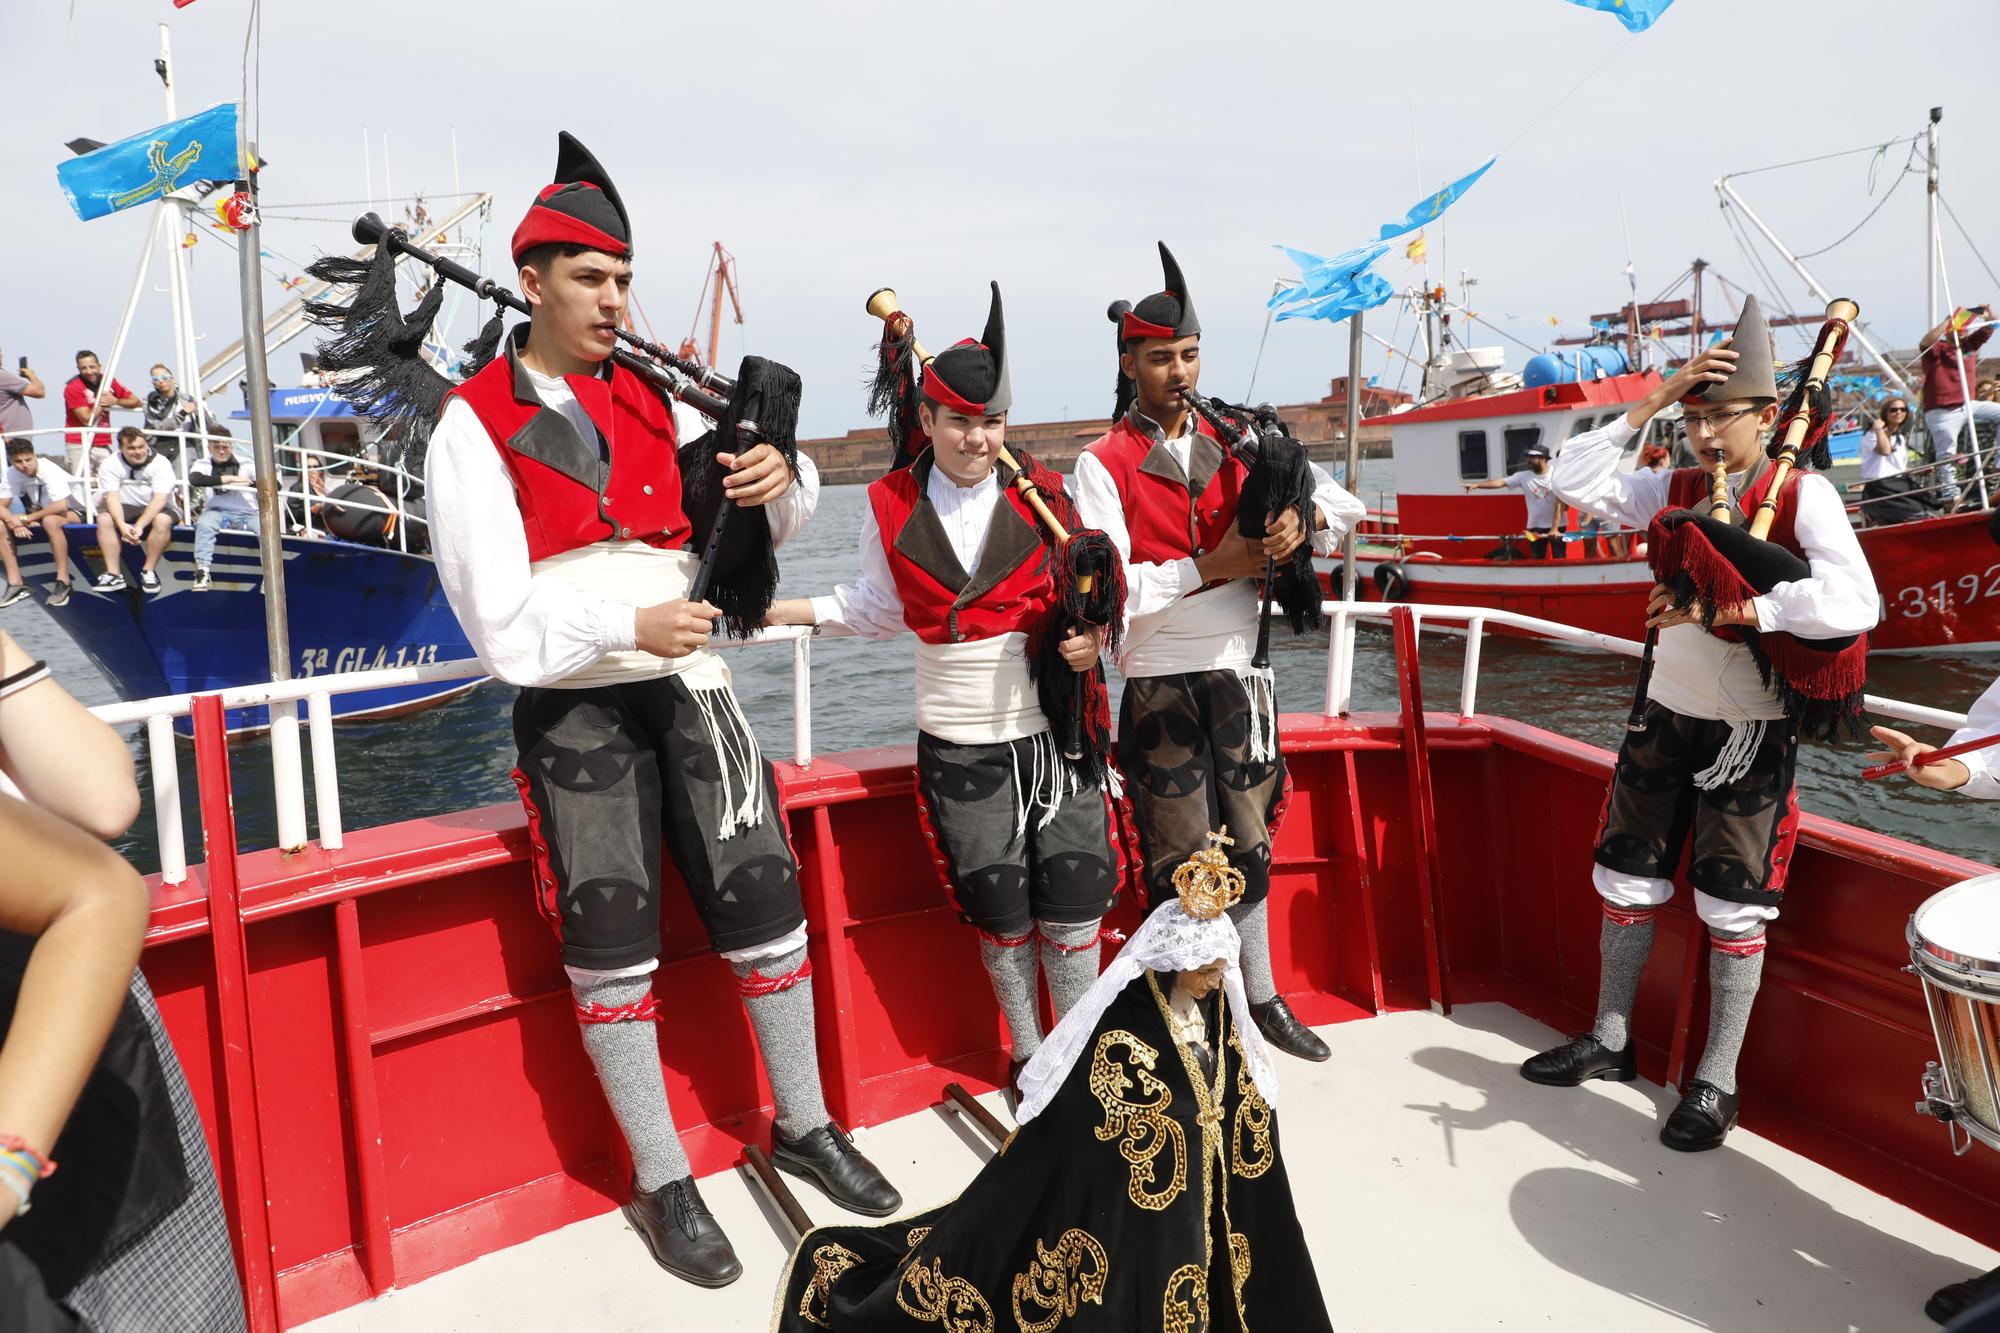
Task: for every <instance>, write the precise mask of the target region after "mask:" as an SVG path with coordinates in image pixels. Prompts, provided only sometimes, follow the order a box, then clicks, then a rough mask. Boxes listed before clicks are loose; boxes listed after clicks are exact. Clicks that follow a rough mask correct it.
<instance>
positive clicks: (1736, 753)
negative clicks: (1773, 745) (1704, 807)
mask: <svg viewBox="0 0 2000 1333" xmlns="http://www.w3.org/2000/svg"><path fill="white" fill-rule="evenodd" d="M1763 743H1764V723H1763V720H1762V719H1759V718H1752V719H1751V720H1750V721H1747V722H1738V723H1735V724H1734V725H1733V726H1731V727H1730V728H1729V739H1728V740H1726V741H1724V742H1723V743H1722V748H1721V749H1720V750H1718V751H1717V752H1716V755H1715V762H1714V763H1713V764H1710V765H1709V766H1708V767H1707V768H1704V769H1703V770H1702V771H1701V772H1699V773H1697V774H1695V775H1694V785H1695V786H1696V787H1698V788H1700V789H1701V790H1702V791H1714V790H1715V789H1716V788H1717V787H1727V786H1728V785H1729V784H1730V783H1732V782H1736V781H1738V780H1740V779H1741V778H1742V777H1743V775H1744V774H1746V773H1748V772H1749V771H1750V764H1751V762H1752V761H1753V760H1755V759H1756V758H1757V749H1758V747H1759V746H1761V745H1763Z"/></svg>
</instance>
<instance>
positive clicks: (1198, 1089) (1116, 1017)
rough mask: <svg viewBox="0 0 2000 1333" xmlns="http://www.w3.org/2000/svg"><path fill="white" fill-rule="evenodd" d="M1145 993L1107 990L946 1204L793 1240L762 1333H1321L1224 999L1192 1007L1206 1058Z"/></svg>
mask: <svg viewBox="0 0 2000 1333" xmlns="http://www.w3.org/2000/svg"><path fill="white" fill-rule="evenodd" d="M1165 983H1166V979H1163V978H1160V977H1156V976H1155V975H1154V974H1152V973H1150V972H1149V973H1146V974H1144V975H1142V976H1140V977H1139V978H1138V979H1137V980H1136V981H1134V982H1133V983H1132V984H1131V985H1129V986H1127V987H1126V988H1125V990H1124V992H1123V993H1121V994H1120V995H1119V996H1118V998H1117V999H1116V1000H1114V1001H1113V1002H1112V1004H1111V1007H1110V1008H1109V1009H1107V1010H1106V1011H1105V1013H1104V1017H1103V1019H1102V1020H1101V1021H1100V1022H1099V1023H1098V1026H1097V1031H1096V1032H1095V1033H1093V1034H1092V1037H1091V1044H1090V1046H1089V1048H1088V1049H1087V1050H1086V1051H1085V1052H1084V1054H1083V1056H1082V1058H1080V1059H1079V1060H1078V1061H1077V1063H1076V1065H1075V1067H1074V1068H1073V1069H1071V1071H1070V1074H1069V1077H1068V1079H1067V1080H1066V1081H1065V1082H1064V1084H1063V1086H1062V1088H1061V1090H1060V1091H1059V1092H1057V1094H1056V1096H1055V1098H1054V1100H1053V1101H1051V1102H1050V1103H1049V1104H1048V1106H1047V1107H1046V1108H1045V1109H1044V1110H1043V1111H1042V1113H1041V1114H1040V1115H1039V1116H1037V1117H1036V1118H1035V1119H1033V1120H1032V1121H1030V1122H1029V1123H1028V1124H1026V1125H1024V1126H1022V1128H1021V1129H1020V1130H1019V1131H1018V1132H1016V1134H1015V1135H1014V1137H1013V1139H1012V1140H1011V1141H1010V1142H1009V1144H1008V1146H1007V1148H1006V1149H1005V1151H1003V1152H1002V1153H1001V1154H1000V1155H999V1156H997V1157H995V1158H994V1159H993V1160H992V1161H990V1162H988V1163H987V1164H986V1168H985V1169H984V1170H983V1171H981V1172H980V1173H979V1175H978V1176H977V1177H976V1178H975V1179H974V1180H973V1182H972V1184H971V1185H969V1186H968V1187H967V1188H966V1190H965V1192H964V1193H963V1194H961V1195H959V1197H958V1198H957V1199H956V1200H955V1201H953V1202H952V1203H949V1204H946V1205H944V1206H943V1207H940V1208H934V1209H931V1210H930V1211H929V1212H925V1213H921V1214H918V1215H917V1216H915V1217H910V1218H905V1219H903V1220H902V1221H898V1222H893V1223H890V1224H888V1225H885V1226H872V1227H851V1226H833V1227H821V1228H819V1229H817V1230H815V1231H813V1232H812V1233H811V1234H809V1235H808V1236H806V1238H805V1239H804V1240H803V1241H801V1242H800V1243H799V1246H798V1248H797V1249H796V1250H795V1251H793V1254H792V1261H791V1264H790V1266H789V1268H788V1269H787V1270H786V1275H785V1281H784V1284H783V1286H782V1288H781V1289H780V1293H779V1301H778V1309H777V1313H776V1316H775V1318H774V1319H773V1321H772V1325H771V1326H772V1328H773V1329H774V1330H782V1331H783V1333H814V1331H815V1330H822V1329H826V1330H834V1331H835V1333H876V1331H877V1330H880V1331H881V1333H888V1331H889V1330H896V1331H897V1333H908V1331H909V1330H914V1329H921V1328H922V1327H923V1326H925V1325H927V1324H935V1325H937V1326H938V1329H939V1331H940V1333H1057V1331H1058V1330H1060V1331H1061V1333H1133V1330H1140V1329H1146V1330H1151V1329H1163V1330H1166V1333H1250V1330H1257V1333H1319V1331H1320V1330H1329V1331H1330V1330H1331V1327H1332V1325H1331V1324H1330V1323H1329V1322H1328V1319H1327V1314H1326V1306H1325V1304H1324V1303H1323V1302H1322V1300H1321V1298H1320V1291H1319V1280H1318V1278H1317V1277H1315V1276H1314V1273H1313V1265H1312V1256H1311V1254H1310V1253H1309V1252H1308V1250H1307V1248H1306V1243H1305V1236H1304V1234H1303V1233H1302V1232H1301V1231H1300V1229H1299V1222H1298V1216H1297V1213H1296V1212H1295V1210H1294V1208H1293V1204H1292V1191H1291V1185H1290V1183H1289V1182H1288V1181H1287V1179H1286V1177H1285V1166H1284V1162H1283V1161H1282V1160H1281V1159H1280V1158H1279V1155H1278V1128H1277V1123H1276V1119H1275V1117H1274V1115H1273V1114H1272V1112H1271V1109H1270V1107H1269V1106H1267V1105H1266V1104H1265V1102H1264V1099H1263V1098H1262V1097H1261V1096H1259V1095H1258V1093H1257V1089H1256V1085H1255V1084H1254V1083H1252V1082H1251V1080H1250V1077H1249V1074H1248V1072H1247V1070H1246V1068H1245V1066H1244V1062H1243V1053H1242V1047H1241V1046H1240V1045H1239V1044H1238V1043H1237V1040H1236V1034H1235V1029H1234V1025H1233V1024H1232V1023H1230V1022H1229V1006H1228V1005H1227V1004H1225V1003H1222V1002H1221V1001H1220V998H1219V997H1217V998H1216V999H1214V1000H1211V1001H1210V1003H1209V1004H1208V1006H1207V1010H1208V1017H1209V1019H1210V1022H1209V1025H1208V1031H1209V1033H1210V1034H1211V1040H1215V1039H1216V1038H1219V1041H1218V1042H1217V1047H1218V1049H1220V1050H1221V1052H1222V1058H1221V1060H1219V1061H1210V1060H1206V1059H1205V1058H1204V1056H1203V1054H1202V1051H1201V1048H1200V1047H1197V1046H1194V1045H1192V1044H1179V1043H1176V1042H1175V1040H1174V1039H1173V1037H1172V1036H1171V1035H1170V1034H1171V1032H1172V1028H1171V1027H1170V1025H1169V1021H1168V1018H1167V1008H1166V1001H1165V998H1164V995H1165V991H1164V986H1165ZM1217 1065H1219V1067H1216V1066H1217Z"/></svg>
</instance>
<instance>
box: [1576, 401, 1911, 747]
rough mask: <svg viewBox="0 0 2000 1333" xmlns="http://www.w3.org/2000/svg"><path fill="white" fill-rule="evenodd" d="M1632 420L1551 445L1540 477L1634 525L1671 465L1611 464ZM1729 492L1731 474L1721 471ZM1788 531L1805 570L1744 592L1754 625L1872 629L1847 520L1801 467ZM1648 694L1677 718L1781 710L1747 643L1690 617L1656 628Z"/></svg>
mask: <svg viewBox="0 0 2000 1333" xmlns="http://www.w3.org/2000/svg"><path fill="white" fill-rule="evenodd" d="M1634 429H1635V428H1634V427H1633V426H1632V425H1631V424H1630V423H1629V422H1628V421H1627V419H1626V418H1625V416H1624V415H1623V414H1622V413H1621V414H1620V415H1619V416H1618V417H1617V418H1616V419H1615V420H1614V421H1613V422H1612V423H1611V424H1610V425H1608V426H1602V427H1599V428H1598V429H1597V430H1593V431H1586V432H1584V433H1583V434H1581V435H1577V436H1573V437H1571V438H1570V439H1568V440H1565V441H1563V442H1562V443H1561V444H1559V445H1558V446H1556V457H1555V463H1554V466H1552V467H1551V468H1550V469H1549V476H1550V478H1551V480H1552V481H1553V482H1554V486H1555V493H1556V495H1557V496H1558V497H1560V498H1561V499H1562V500H1563V501H1564V502H1565V503H1567V504H1571V505H1574V506H1576V507H1577V508H1578V509H1582V510H1586V511H1588V512H1589V513H1592V514H1595V515H1597V516H1598V517H1599V518H1602V519H1607V520H1609V521H1610V522H1613V523H1616V524H1618V525H1619V526H1621V527H1627V528H1636V529H1639V530H1640V531H1644V530H1645V529H1646V527H1647V526H1648V525H1649V524H1651V523H1652V521H1653V516H1654V515H1655V514H1657V513H1659V512H1660V511H1661V510H1662V509H1665V508H1666V507H1667V488H1668V485H1669V483H1670V482H1671V480H1672V478H1673V473H1672V472H1654V471H1651V470H1649V469H1644V468H1642V469H1640V470H1639V471H1637V472H1626V471H1620V470H1619V465H1620V462H1621V460H1622V459H1623V457H1624V453H1625V445H1626V443H1627V442H1628V441H1630V440H1631V438H1632V436H1633V434H1634ZM1729 485H1730V494H1731V495H1732V496H1735V497H1738V498H1739V503H1740V496H1741V492H1742V486H1743V477H1742V475H1741V474H1738V475H1737V476H1733V477H1731V478H1730V479H1729ZM1797 485H1798V498H1797V502H1796V506H1795V510H1794V516H1793V532H1794V533H1795V534H1796V536H1797V537H1798V541H1799V548H1800V549H1801V550H1802V551H1804V552H1805V557H1806V561H1807V563H1808V564H1809V565H1811V567H1812V576H1811V577H1810V578H1804V579H1799V580H1797V581H1796V582H1792V583H1780V584H1778V585H1777V586H1776V587H1774V588H1772V589H1771V591H1770V592H1768V593H1765V594H1764V595H1763V596H1761V597H1755V598H1752V599H1751V602H1750V605H1751V606H1752V608H1754V609H1755V611H1756V613H1757V628H1758V629H1760V630H1784V631H1785V632H1787V633H1789V634H1793V635H1796V636H1798V637H1800V638H1805V639H1830V638H1839V637H1842V636H1844V635H1849V634H1862V633H1865V632H1866V631H1868V630H1871V629H1873V628H1875V623H1876V621H1877V620H1878V619H1880V616H1881V599H1880V597H1879V596H1878V595H1877V593H1876V591H1875V576H1874V575H1873V574H1872V573H1870V572H1869V569H1868V561H1867V559H1866V558H1865V557H1864V556H1863V555H1862V554H1861V543H1860V542H1859V541H1857V540H1856V539H1855V536H1854V527H1853V525H1852V524H1850V523H1849V522H1848V521H1847V510H1846V508H1845V507H1844V506H1843V505H1842V504H1841V500H1840V493H1839V492H1838V491H1836V490H1834V488H1833V485H1832V483H1830V482H1829V481H1827V479H1826V478H1824V477H1821V476H1819V475H1817V474H1815V473H1810V472H1808V473H1804V474H1802V475H1801V477H1800V479H1799V481H1798V483H1797ZM1648 697H1649V698H1651V699H1653V700H1654V701H1655V702H1657V703H1660V704H1662V705H1664V706H1665V707H1668V708H1671V709H1673V710H1674V711H1675V712H1676V713H1679V714H1681V715H1682V716H1684V717H1701V718H1710V719H1720V720H1722V721H1728V722H1737V721H1744V720H1747V719H1750V718H1765V719H1773V718H1780V717H1783V716H1784V709H1782V708H1780V707H1779V706H1778V697H1777V694H1776V693H1775V692H1774V691H1772V690H1771V689H1769V688H1767V687H1766V686H1765V685H1764V683H1763V681H1762V680H1761V679H1760V678H1759V674H1758V671H1757V664H1756V662H1755V660H1754V659H1752V658H1751V656H1750V650H1749V649H1748V648H1746V647H1745V646H1744V645H1742V644H1740V643H1729V642H1727V641H1726V640H1723V639H1718V638H1717V637H1716V636H1715V635H1713V634H1710V633H1709V632H1708V631H1707V630H1705V629H1703V628H1702V627H1701V626H1699V625H1675V626H1672V627H1670V628H1668V629H1664V630H1662V631H1660V642H1659V646H1658V648H1657V649H1655V651H1654V655H1653V680H1652V685H1651V688H1650V689H1649V690H1648Z"/></svg>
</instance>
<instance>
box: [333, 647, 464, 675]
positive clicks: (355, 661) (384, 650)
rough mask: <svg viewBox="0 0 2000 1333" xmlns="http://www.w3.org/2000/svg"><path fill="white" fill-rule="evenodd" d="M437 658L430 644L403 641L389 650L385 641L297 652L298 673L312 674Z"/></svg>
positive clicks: (417, 663) (376, 668)
mask: <svg viewBox="0 0 2000 1333" xmlns="http://www.w3.org/2000/svg"><path fill="white" fill-rule="evenodd" d="M437 660H438V646H437V645H436V644H434V643H403V644H398V645H396V651H395V652H393V653H391V652H390V651H389V646H388V645H387V644H379V645H377V646H376V647H375V648H373V649H370V648H369V647H368V646H367V645H365V644H362V645H358V646H355V647H351V648H341V649H337V650H336V649H332V648H306V649H303V650H302V651H301V652H300V653H299V674H300V675H301V676H316V675H321V674H324V673H328V672H341V671H379V670H381V669H382V668H384V667H400V666H424V665H427V664H428V663H431V662H435V661H437Z"/></svg>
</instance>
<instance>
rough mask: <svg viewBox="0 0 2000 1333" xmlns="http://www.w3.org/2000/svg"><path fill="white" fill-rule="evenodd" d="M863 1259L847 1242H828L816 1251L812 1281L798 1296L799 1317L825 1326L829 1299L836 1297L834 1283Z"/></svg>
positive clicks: (809, 1322) (814, 1252) (813, 1257)
mask: <svg viewBox="0 0 2000 1333" xmlns="http://www.w3.org/2000/svg"><path fill="white" fill-rule="evenodd" d="M860 1262H861V1256H860V1255H858V1254H856V1253H855V1252H854V1251H852V1250H850V1249H848V1248H847V1247H846V1246H845V1245H837V1244H826V1245H822V1246H820V1247H819V1248H818V1249H816V1250H814V1251H813V1255H812V1263H813V1275H812V1282H811V1284H810V1285H808V1286H807V1287H806V1290H805V1295H804V1296H802V1297H801V1298H800V1299H799V1318H801V1319H803V1320H805V1321H806V1322H807V1323H808V1324H818V1325H819V1326H820V1327H821V1328H825V1327H826V1326H827V1323H826V1314H827V1302H828V1301H830V1300H832V1299H833V1284H834V1283H835V1282H836V1281H838V1280H839V1278H840V1275H841V1274H842V1273H845V1272H846V1271H847V1270H848V1269H850V1268H853V1267H855V1266H856V1265H858V1264H859V1263H860Z"/></svg>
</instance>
